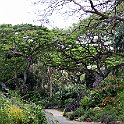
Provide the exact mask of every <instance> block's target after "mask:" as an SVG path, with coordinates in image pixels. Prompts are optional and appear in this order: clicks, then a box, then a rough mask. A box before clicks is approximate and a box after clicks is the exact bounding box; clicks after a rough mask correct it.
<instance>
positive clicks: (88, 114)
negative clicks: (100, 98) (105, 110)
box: [80, 109, 95, 122]
mask: <svg viewBox="0 0 124 124" xmlns="http://www.w3.org/2000/svg"><path fill="white" fill-rule="evenodd" d="M94 117H95V112H94V111H93V109H88V110H87V111H85V113H84V114H83V115H82V116H81V117H80V120H81V121H87V122H91V121H93V120H94Z"/></svg>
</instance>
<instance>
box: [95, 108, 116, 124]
mask: <svg viewBox="0 0 124 124" xmlns="http://www.w3.org/2000/svg"><path fill="white" fill-rule="evenodd" d="M117 115H118V111H117V110H116V108H115V107H113V106H106V107H105V108H103V109H102V110H101V111H99V112H96V113H95V117H94V121H100V122H102V123H105V124H110V123H111V122H116V121H117Z"/></svg>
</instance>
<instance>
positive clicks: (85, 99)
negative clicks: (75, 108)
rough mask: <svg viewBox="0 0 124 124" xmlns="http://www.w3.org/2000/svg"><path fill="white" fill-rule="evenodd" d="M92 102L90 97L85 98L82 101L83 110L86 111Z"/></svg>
mask: <svg viewBox="0 0 124 124" xmlns="http://www.w3.org/2000/svg"><path fill="white" fill-rule="evenodd" d="M90 100H91V99H90V98H89V97H87V96H85V97H84V98H83V99H81V101H80V106H81V107H82V108H84V109H86V108H87V107H88V105H89V103H90Z"/></svg>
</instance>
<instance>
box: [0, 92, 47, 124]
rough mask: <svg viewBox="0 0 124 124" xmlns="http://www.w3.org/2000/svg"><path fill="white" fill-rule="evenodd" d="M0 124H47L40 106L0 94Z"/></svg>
mask: <svg viewBox="0 0 124 124" xmlns="http://www.w3.org/2000/svg"><path fill="white" fill-rule="evenodd" d="M0 124H47V120H46V116H45V113H44V112H43V110H42V107H41V106H38V105H36V104H34V103H30V104H29V103H23V102H22V101H20V99H18V98H16V97H12V96H11V98H8V97H6V96H4V95H3V94H2V93H0Z"/></svg>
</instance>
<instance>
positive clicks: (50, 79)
mask: <svg viewBox="0 0 124 124" xmlns="http://www.w3.org/2000/svg"><path fill="white" fill-rule="evenodd" d="M48 78H49V86H50V97H52V95H53V93H52V89H53V87H52V74H51V69H50V67H48Z"/></svg>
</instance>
